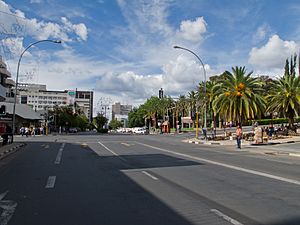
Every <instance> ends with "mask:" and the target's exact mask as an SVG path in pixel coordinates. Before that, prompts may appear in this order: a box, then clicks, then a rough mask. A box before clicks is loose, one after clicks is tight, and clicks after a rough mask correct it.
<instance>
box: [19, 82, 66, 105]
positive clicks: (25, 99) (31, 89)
mask: <svg viewBox="0 0 300 225" xmlns="http://www.w3.org/2000/svg"><path fill="white" fill-rule="evenodd" d="M17 98H18V102H19V103H21V104H27V105H29V106H31V107H32V108H33V109H34V110H35V111H44V110H48V109H53V108H54V106H68V105H69V102H68V91H47V89H46V85H41V84H24V83H19V86H18V95H17Z"/></svg>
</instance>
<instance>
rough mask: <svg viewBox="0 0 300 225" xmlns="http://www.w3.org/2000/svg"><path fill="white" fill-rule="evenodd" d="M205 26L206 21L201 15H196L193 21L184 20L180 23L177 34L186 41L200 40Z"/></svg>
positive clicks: (204, 31)
mask: <svg viewBox="0 0 300 225" xmlns="http://www.w3.org/2000/svg"><path fill="white" fill-rule="evenodd" d="M206 26H207V23H206V22H205V20H204V18H203V17H198V18H196V19H195V21H192V20H184V21H182V22H181V24H180V29H179V31H177V35H178V36H179V37H181V38H183V39H184V40H187V41H191V42H199V41H201V40H202V38H203V34H204V33H206Z"/></svg>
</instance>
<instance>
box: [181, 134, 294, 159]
mask: <svg viewBox="0 0 300 225" xmlns="http://www.w3.org/2000/svg"><path fill="white" fill-rule="evenodd" d="M183 142H186V143H193V144H204V145H217V146H221V145H222V146H232V147H235V146H236V140H223V141H211V140H210V141H204V140H197V139H195V138H192V139H187V140H184V141H183ZM292 143H299V146H300V136H293V137H288V138H284V139H275V140H269V141H268V143H264V144H255V143H254V142H253V141H245V140H242V148H243V147H244V148H245V149H247V151H250V152H254V153H262V154H270V155H289V156H297V157H300V148H299V149H298V148H297V149H296V148H294V149H291V148H287V147H286V146H285V147H283V146H282V144H292ZM275 146H276V147H275ZM279 146H280V147H279Z"/></svg>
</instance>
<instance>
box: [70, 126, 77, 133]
mask: <svg viewBox="0 0 300 225" xmlns="http://www.w3.org/2000/svg"><path fill="white" fill-rule="evenodd" d="M77 132H78V130H77V128H76V127H71V128H70V129H69V133H77Z"/></svg>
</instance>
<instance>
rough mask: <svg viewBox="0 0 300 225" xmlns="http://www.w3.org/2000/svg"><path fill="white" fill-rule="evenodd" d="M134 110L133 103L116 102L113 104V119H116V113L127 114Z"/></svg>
mask: <svg viewBox="0 0 300 225" xmlns="http://www.w3.org/2000/svg"><path fill="white" fill-rule="evenodd" d="M131 110H132V105H121V103H120V102H116V103H115V104H113V105H112V119H115V117H116V115H123V116H124V115H126V116H128V113H129V112H130V111H131Z"/></svg>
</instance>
